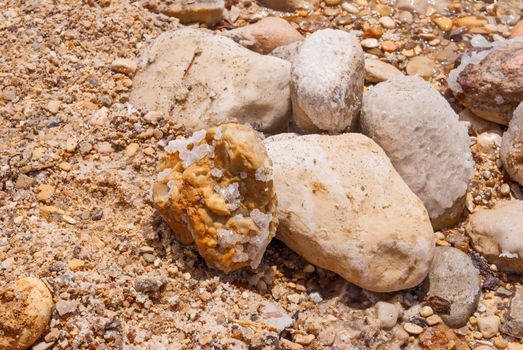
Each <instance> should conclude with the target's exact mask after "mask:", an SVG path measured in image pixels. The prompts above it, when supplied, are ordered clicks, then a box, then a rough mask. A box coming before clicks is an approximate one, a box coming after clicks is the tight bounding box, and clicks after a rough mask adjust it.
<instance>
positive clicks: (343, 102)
mask: <svg viewBox="0 0 523 350" xmlns="http://www.w3.org/2000/svg"><path fill="white" fill-rule="evenodd" d="M364 68H365V61H364V58H363V50H362V48H361V46H360V44H359V42H358V39H356V37H355V36H353V35H352V34H349V33H347V32H344V31H341V30H333V29H324V30H319V31H317V32H315V33H314V34H312V35H310V36H308V37H307V38H306V39H305V40H304V41H303V44H302V45H301V47H300V49H299V51H298V54H297V56H296V57H295V58H294V60H293V61H292V72H291V99H292V109H293V116H294V119H295V122H296V125H297V126H298V128H299V129H300V130H301V131H303V132H306V133H314V132H319V131H327V132H329V133H339V132H342V131H345V130H347V129H349V127H350V126H351V124H352V122H353V120H354V119H355V118H356V117H357V115H358V114H359V112H360V109H361V98H362V94H363V83H364V77H365V69H364Z"/></svg>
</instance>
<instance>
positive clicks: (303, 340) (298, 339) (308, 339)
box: [294, 334, 316, 345]
mask: <svg viewBox="0 0 523 350" xmlns="http://www.w3.org/2000/svg"><path fill="white" fill-rule="evenodd" d="M315 338H316V337H315V336H314V334H307V335H303V334H297V335H296V336H295V337H294V342H295V343H298V344H301V345H309V344H310V343H312V341H313V340H314V339H315Z"/></svg>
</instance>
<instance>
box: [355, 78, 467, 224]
mask: <svg viewBox="0 0 523 350" xmlns="http://www.w3.org/2000/svg"><path fill="white" fill-rule="evenodd" d="M428 105H430V106H431V108H426V106H428ZM361 126H362V129H363V132H364V133H365V134H366V135H368V136H370V138H372V139H373V140H374V141H375V142H376V143H378V144H379V145H380V146H381V147H382V148H383V149H384V150H385V152H386V153H387V155H388V156H389V158H390V159H391V161H392V164H393V165H394V167H395V168H396V169H397V171H398V172H399V174H400V175H401V176H402V178H403V180H405V182H406V183H407V184H408V185H409V187H410V188H411V190H412V191H413V192H414V193H415V194H416V195H418V197H419V198H420V199H421V200H422V201H423V203H424V204H425V207H426V208H427V211H428V212H429V215H430V218H431V220H432V225H433V226H434V227H435V228H436V229H438V228H441V227H445V226H448V225H451V224H454V223H455V222H457V221H458V220H459V218H460V215H461V212H462V211H463V206H464V198H465V192H466V190H467V186H468V183H469V181H470V179H471V176H472V173H473V170H474V162H473V160H472V155H471V153H470V149H469V143H470V139H469V137H468V134H467V129H466V128H465V127H464V126H463V125H461V124H460V123H459V121H458V116H457V115H456V113H454V110H453V109H452V108H451V107H450V105H449V104H448V102H447V101H446V100H445V99H444V98H443V97H442V96H441V95H440V94H439V92H438V91H437V90H436V89H434V88H433V87H432V86H431V85H430V84H429V83H427V82H425V81H423V80H422V79H421V78H419V77H407V76H404V77H395V78H393V79H390V80H388V81H386V82H383V83H379V84H378V85H376V86H374V87H371V88H369V90H368V91H367V92H366V93H365V95H364V97H363V108H362V114H361Z"/></svg>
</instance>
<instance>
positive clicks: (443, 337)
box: [419, 324, 470, 350]
mask: <svg viewBox="0 0 523 350" xmlns="http://www.w3.org/2000/svg"><path fill="white" fill-rule="evenodd" d="M419 341H420V343H421V345H422V347H423V349H427V350H448V349H453V350H469V349H470V348H469V346H468V345H467V343H466V342H465V341H464V340H463V339H461V338H460V337H458V336H457V335H456V333H454V331H453V330H452V329H450V328H449V327H447V326H446V325H444V324H438V325H437V326H435V327H429V328H427V329H426V330H425V332H423V334H421V335H420V337H419Z"/></svg>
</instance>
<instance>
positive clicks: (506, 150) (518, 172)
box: [500, 103, 523, 186]
mask: <svg viewBox="0 0 523 350" xmlns="http://www.w3.org/2000/svg"><path fill="white" fill-rule="evenodd" d="M500 156H501V161H502V162H503V166H504V168H505V170H506V171H507V173H508V174H509V175H510V177H511V178H512V179H513V180H514V181H517V182H518V183H519V184H520V185H522V186H523V103H520V104H519V106H518V108H516V110H515V111H514V115H513V116H512V120H511V121H510V124H509V126H508V130H507V131H506V132H505V133H504V134H503V139H502V140H501V150H500Z"/></svg>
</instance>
